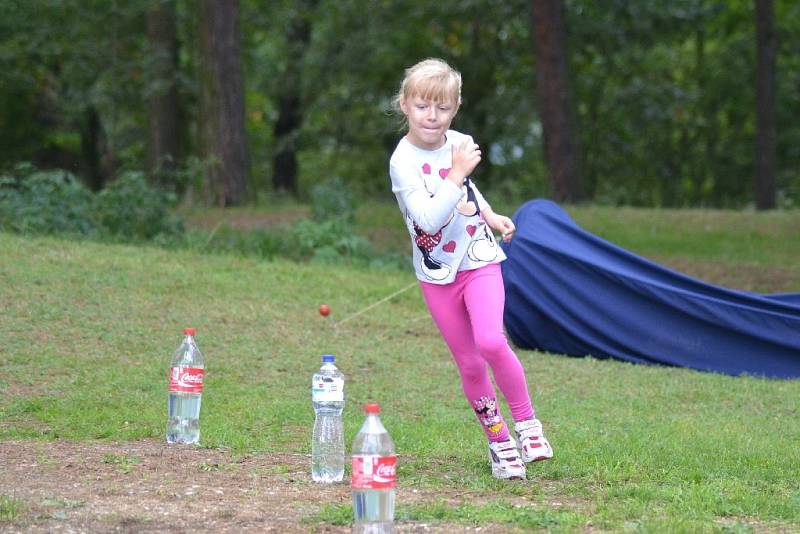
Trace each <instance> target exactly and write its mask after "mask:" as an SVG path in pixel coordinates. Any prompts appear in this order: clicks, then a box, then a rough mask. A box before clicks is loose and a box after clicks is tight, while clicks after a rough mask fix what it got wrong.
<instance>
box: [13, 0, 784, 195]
mask: <svg viewBox="0 0 800 534" xmlns="http://www.w3.org/2000/svg"><path fill="white" fill-rule="evenodd" d="M164 1H165V0H129V1H124V2H123V1H120V0H92V1H90V2H63V1H61V0H36V1H34V2H28V1H24V0H7V1H5V2H2V3H0V101H1V102H2V103H3V106H2V107H0V126H2V128H0V168H5V169H11V168H13V166H14V165H15V164H16V163H17V162H20V161H31V162H34V163H35V164H36V165H37V166H40V167H45V168H48V167H49V168H63V169H66V170H68V171H69V172H71V173H73V174H75V175H77V176H80V178H81V179H82V180H83V182H84V183H85V184H86V185H88V186H89V187H91V188H93V189H100V188H102V187H104V185H105V184H107V183H108V182H111V181H113V179H114V178H115V177H117V176H118V175H120V174H121V173H123V172H126V171H131V170H133V171H144V170H145V169H146V168H147V144H148V132H149V130H148V127H149V124H148V116H149V113H150V112H151V108H150V107H149V104H148V102H149V99H150V97H151V96H152V95H153V94H155V93H156V92H157V91H158V90H159V84H160V83H161V84H163V76H153V75H152V74H151V73H152V68H151V67H152V65H153V62H154V61H155V60H156V59H157V58H155V57H154V54H155V53H156V51H154V49H153V47H152V46H151V45H150V44H149V43H148V33H147V15H148V13H150V14H152V13H153V11H154V10H153V7H154V5H156V4H163V3H164ZM167 1H168V2H169V0H167ZM529 4H530V2H529V1H526V0H509V1H500V0H460V1H456V0H442V1H440V2H435V3H430V2H418V1H412V0H402V1H399V2H398V1H392V0H338V1H334V0H306V1H304V2H293V1H290V0H278V1H276V2H271V3H269V4H264V3H263V2H259V1H256V0H240V2H239V28H240V32H241V35H240V42H241V50H240V54H241V64H242V70H243V83H244V86H243V92H244V99H245V100H244V105H245V115H244V120H245V126H246V131H247V143H248V145H249V146H248V149H249V150H248V151H249V156H250V173H249V183H248V184H247V190H248V191H249V192H250V195H251V196H250V198H251V200H254V199H255V198H256V197H257V196H259V197H263V196H270V195H274V194H275V193H274V191H273V186H274V184H275V183H281V182H280V180H277V181H276V176H275V175H276V170H275V169H276V165H275V162H276V158H277V159H278V160H279V159H280V157H282V156H281V155H282V154H285V153H286V149H287V147H289V148H290V149H291V151H293V157H294V158H295V160H294V161H295V163H296V172H297V174H296V184H295V185H296V189H297V194H298V195H299V196H301V197H304V198H308V196H309V195H310V194H311V191H312V190H313V188H314V187H315V186H316V185H317V184H320V183H324V182H327V181H330V180H334V179H338V180H341V181H342V183H343V184H345V185H346V187H348V188H349V189H351V190H352V191H353V192H355V193H359V194H362V195H373V196H378V195H379V196H381V198H386V199H388V198H391V197H390V196H389V195H388V177H387V172H386V165H387V163H386V162H387V155H388V154H389V153H390V151H391V150H392V149H393V147H394V145H395V143H396V142H397V140H398V138H399V137H400V136H401V135H402V132H401V131H400V121H399V118H398V117H395V116H392V115H391V113H390V111H389V109H390V106H389V102H390V100H391V98H392V96H393V94H394V93H395V91H396V90H397V88H398V86H399V83H400V80H401V77H402V74H403V70H404V69H405V68H406V67H408V66H409V65H411V64H413V63H415V62H416V61H418V60H420V59H422V58H425V57H431V56H437V57H442V58H444V59H445V60H447V61H449V62H451V63H452V64H453V65H454V66H456V67H457V68H458V69H459V70H460V71H461V72H462V75H463V78H464V91H463V99H464V104H463V107H462V109H461V111H460V112H459V115H458V117H457V118H456V120H455V122H454V127H455V128H457V129H461V130H464V131H468V132H469V133H471V134H472V135H473V136H474V137H475V139H476V140H477V141H478V142H479V143H480V144H481V146H482V148H483V150H484V153H485V154H486V157H485V158H484V161H483V162H482V164H481V165H480V167H479V168H478V171H477V173H476V177H475V178H476V180H477V181H478V182H479V183H480V184H481V187H482V189H485V190H487V191H489V192H491V194H492V195H493V197H501V196H505V197H507V198H509V199H512V200H516V201H520V200H524V199H526V198H531V197H534V196H549V195H551V194H552V193H551V191H550V185H549V182H548V178H547V172H546V167H545V163H544V154H543V149H542V123H541V120H540V114H539V110H538V109H537V103H536V98H535V87H536V83H537V80H536V75H537V68H536V62H535V59H534V54H533V49H532V46H531V42H532V38H531V28H530V17H529ZM171 5H172V6H173V7H174V8H175V9H174V13H175V31H176V38H177V43H178V50H177V72H175V77H174V83H175V92H176V94H177V102H178V104H177V106H178V108H179V109H178V126H177V132H176V133H175V135H176V136H177V137H178V140H177V142H176V144H175V145H174V147H173V148H171V149H170V150H175V151H176V152H177V155H176V161H175V163H176V168H175V169H174V172H172V173H171V174H169V175H167V176H165V177H164V178H163V179H164V180H166V182H167V183H166V186H168V187H169V188H171V189H174V190H176V191H178V192H183V191H185V190H188V191H192V190H196V189H197V188H199V187H200V186H201V185H202V177H201V176H198V175H197V173H196V172H195V170H196V169H202V168H203V167H204V165H205V164H208V161H205V160H204V157H205V154H204V150H203V143H202V138H201V135H200V133H201V132H202V131H203V126H204V121H205V119H204V117H203V116H202V114H201V111H200V110H201V106H200V98H199V97H200V94H201V91H200V88H201V87H202V83H201V82H202V79H201V74H202V72H203V68H201V67H204V64H203V62H202V60H201V54H200V51H201V49H200V44H199V43H200V39H199V33H200V24H199V22H200V21H199V17H198V9H197V3H196V2H190V1H188V0H172V2H171ZM564 6H565V27H566V47H567V50H566V52H567V61H568V63H567V66H568V71H569V74H570V85H571V87H572V91H573V95H572V96H573V104H574V107H575V121H576V125H577V129H576V131H577V132H578V135H579V139H578V143H577V145H576V146H577V147H578V150H579V152H578V160H579V161H578V165H577V167H578V169H579V170H580V181H581V188H582V192H583V193H584V195H585V196H586V197H587V198H589V199H592V200H595V201H598V202H604V203H612V204H636V205H651V206H688V205H693V206H700V205H702V206H732V207H735V206H744V205H748V204H750V203H751V202H752V201H753V187H752V181H753V176H754V173H755V161H756V153H755V140H756V113H755V105H756V90H755V87H756V47H755V43H756V39H755V36H756V33H755V28H756V23H755V13H754V9H753V2H752V0H730V1H726V2H721V1H719V0H609V1H607V2H593V1H590V0H565V1H564ZM774 9H775V24H776V32H777V36H778V48H777V56H776V73H775V74H776V78H775V80H776V91H775V104H774V105H775V131H776V143H775V151H776V164H775V168H776V183H775V187H776V189H777V191H778V201H779V205H782V206H791V205H796V204H797V203H798V202H800V168H798V166H797V161H800V126H798V124H797V120H796V117H795V115H796V111H797V110H798V109H800V91H798V90H797V88H798V86H799V85H798V84H799V81H798V80H800V5H798V4H797V2H792V1H790V0H775V2H774ZM293 21H294V23H295V24H297V23H298V21H299V22H302V23H305V24H307V30H308V35H307V36H306V35H303V36H301V37H302V38H294V39H292V38H291V37H292V34H291V32H289V33H287V31H286V29H287V27H289V26H290V25H291V23H292V22H293ZM300 26H301V29H302V24H301V25H300ZM295 37H297V36H295ZM298 46H299V47H301V49H300V50H298V49H297V47H298ZM289 97H291V98H289ZM289 100H291V102H290V103H292V105H296V106H297V107H296V110H300V111H301V112H300V113H299V114H296V115H295V116H294V119H295V120H294V122H293V123H292V124H291V128H290V129H288V130H286V131H284V130H281V129H280V128H278V129H276V125H277V123H278V121H279V119H280V117H281V110H282V109H283V110H284V113H286V110H287V109H288V108H287V107H286V104H287V102H288V101H289ZM282 106H283V108H282ZM284 188H285V189H287V190H289V191H292V190H293V187H291V186H289V187H284Z"/></svg>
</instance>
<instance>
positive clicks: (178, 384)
mask: <svg viewBox="0 0 800 534" xmlns="http://www.w3.org/2000/svg"><path fill="white" fill-rule="evenodd" d="M169 390H170V391H184V392H187V393H202V392H203V370H202V369H200V368H198V367H172V368H171V369H170V370H169Z"/></svg>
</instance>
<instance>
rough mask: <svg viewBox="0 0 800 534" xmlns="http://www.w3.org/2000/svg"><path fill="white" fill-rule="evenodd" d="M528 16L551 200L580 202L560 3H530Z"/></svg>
mask: <svg viewBox="0 0 800 534" xmlns="http://www.w3.org/2000/svg"><path fill="white" fill-rule="evenodd" d="M530 15H531V29H532V30H533V46H534V52H535V57H536V96H537V102H538V108H539V114H540V115H541V119H542V131H543V138H544V152H545V158H546V163H547V168H548V171H549V173H550V183H551V187H552V190H553V197H554V200H556V201H557V202H571V201H575V200H579V199H580V197H581V192H580V187H579V180H578V166H577V163H576V152H577V139H576V137H575V135H574V133H573V117H574V114H573V110H572V98H571V95H570V88H569V77H568V75H567V48H566V32H565V29H564V5H563V1H562V0H531V13H530Z"/></svg>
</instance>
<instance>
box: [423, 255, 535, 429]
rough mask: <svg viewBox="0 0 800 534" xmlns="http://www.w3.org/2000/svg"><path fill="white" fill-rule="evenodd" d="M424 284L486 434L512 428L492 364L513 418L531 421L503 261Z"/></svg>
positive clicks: (429, 303) (462, 382) (529, 404)
mask: <svg viewBox="0 0 800 534" xmlns="http://www.w3.org/2000/svg"><path fill="white" fill-rule="evenodd" d="M420 286H421V287H422V295H423V297H424V298H425V302H426V303H427V304H428V309H429V310H430V312H431V316H432V317H433V321H434V322H435V323H436V326H437V327H438V328H439V331H440V332H441V334H442V337H443V338H444V341H445V343H447V346H448V347H449V348H450V352H451V353H452V355H453V359H454V360H455V362H456V365H457V366H458V371H459V373H461V385H462V388H463V389H464V395H466V397H467V400H468V401H469V403H470V405H471V406H472V408H473V409H474V410H475V412H476V414H477V415H478V418H479V419H480V420H481V423H483V428H484V431H485V432H486V435H487V436H488V437H489V439H490V440H492V441H499V440H505V439H507V438H508V428H507V425H506V424H505V422H504V421H503V419H502V415H501V414H500V410H499V409H497V406H496V395H495V391H494V387H493V386H492V381H491V379H490V377H489V370H488V367H491V368H492V374H493V375H494V379H495V381H496V382H497V387H498V388H500V391H501V392H502V393H503V396H504V397H505V399H506V402H507V403H508V407H509V409H510V410H511V415H512V417H513V418H514V420H515V421H523V420H525V419H531V418H532V417H534V411H533V407H532V406H531V399H530V396H529V395H528V385H527V383H526V381H525V371H524V369H523V368H522V364H521V363H520V362H519V359H518V358H517V356H516V354H514V351H512V350H511V347H509V345H508V340H507V339H506V336H505V333H504V332H503V306H504V305H505V291H504V288H503V274H502V271H501V269H500V264H499V263H493V264H490V265H487V266H485V267H481V268H479V269H475V270H471V271H461V272H459V273H458V274H457V275H456V279H455V280H454V281H453V282H452V283H450V284H445V285H439V284H430V283H428V282H420ZM487 364H488V367H487ZM487 403H488V404H489V405H488V406H487ZM493 411H494V413H492V412H493ZM492 418H494V423H493V424H492Z"/></svg>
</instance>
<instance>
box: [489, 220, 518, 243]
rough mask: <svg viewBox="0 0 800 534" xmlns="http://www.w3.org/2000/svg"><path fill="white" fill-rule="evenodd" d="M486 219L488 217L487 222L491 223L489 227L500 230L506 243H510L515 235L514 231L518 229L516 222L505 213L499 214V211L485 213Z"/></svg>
mask: <svg viewBox="0 0 800 534" xmlns="http://www.w3.org/2000/svg"><path fill="white" fill-rule="evenodd" d="M484 219H486V224H488V225H489V228H491V229H492V230H495V231H497V232H500V236H501V237H502V238H503V242H504V243H508V242H509V241H511V238H512V237H514V232H515V231H516V230H517V228H516V226H514V223H513V222H512V221H511V219H509V218H508V217H506V216H505V215H499V214H497V213H494V212H493V213H490V214H489V215H488V216H486V215H484Z"/></svg>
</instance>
